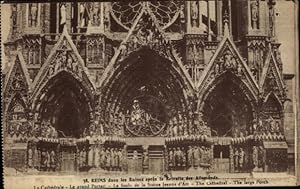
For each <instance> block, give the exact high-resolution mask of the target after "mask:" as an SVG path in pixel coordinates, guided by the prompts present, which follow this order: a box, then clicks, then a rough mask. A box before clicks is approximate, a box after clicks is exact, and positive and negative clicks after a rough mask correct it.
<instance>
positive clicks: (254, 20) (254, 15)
mask: <svg viewBox="0 0 300 189" xmlns="http://www.w3.org/2000/svg"><path fill="white" fill-rule="evenodd" d="M250 7H251V24H252V28H253V29H258V21H259V20H258V17H259V15H258V1H257V0H254V1H251V5H250Z"/></svg>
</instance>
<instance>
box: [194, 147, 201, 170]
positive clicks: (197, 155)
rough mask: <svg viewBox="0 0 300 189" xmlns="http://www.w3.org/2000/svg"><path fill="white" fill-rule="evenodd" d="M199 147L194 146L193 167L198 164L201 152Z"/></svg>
mask: <svg viewBox="0 0 300 189" xmlns="http://www.w3.org/2000/svg"><path fill="white" fill-rule="evenodd" d="M200 153H201V152H200V147H199V146H195V147H194V167H198V166H199V164H200V159H201V154H200Z"/></svg>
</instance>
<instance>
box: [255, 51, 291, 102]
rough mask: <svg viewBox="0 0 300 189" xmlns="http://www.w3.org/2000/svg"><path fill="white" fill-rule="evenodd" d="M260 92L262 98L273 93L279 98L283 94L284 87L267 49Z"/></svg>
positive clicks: (271, 55)
mask: <svg viewBox="0 0 300 189" xmlns="http://www.w3.org/2000/svg"><path fill="white" fill-rule="evenodd" d="M260 90H261V91H262V93H263V95H264V96H266V95H268V94H269V93H270V92H271V91H273V92H275V93H276V94H277V95H276V96H277V97H278V96H281V97H280V98H282V97H283V96H284V93H285V85H284V83H283V79H282V76H281V73H280V71H279V68H278V66H277V63H276V59H275V57H274V55H273V52H272V50H271V48H269V52H268V55H267V58H266V62H265V66H264V67H263V71H262V77H261V80H260Z"/></svg>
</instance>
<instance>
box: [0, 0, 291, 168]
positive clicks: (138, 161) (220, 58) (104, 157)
mask: <svg viewBox="0 0 300 189" xmlns="http://www.w3.org/2000/svg"><path fill="white" fill-rule="evenodd" d="M275 7H276V2H275V1H274V0H268V1H259V0H241V1H232V0H224V1H217V0H216V1H213V0H210V1H206V0H199V1H140V2H139V1H134V2H121V1H114V2H100V1H99V2H86V3H79V2H76V3H74V2H72V3H71V2H61V3H27V4H26V3H22V4H11V22H10V35H9V39H8V41H7V42H6V43H5V52H6V56H7V57H8V60H9V62H8V63H9V66H8V67H9V69H8V70H6V72H5V73H4V85H3V86H4V91H3V94H2V95H3V97H4V99H5V100H4V102H3V110H4V116H3V118H4V120H3V123H4V127H3V128H4V130H5V132H4V140H5V148H4V152H5V154H6V156H5V158H6V159H5V163H6V165H5V166H6V167H12V168H15V169H17V170H19V171H28V170H36V171H39V172H42V173H44V174H46V173H48V172H53V171H56V172H89V171H96V172H97V171H104V172H111V173H115V172H122V173H136V174H140V173H143V174H161V173H163V172H168V171H170V172H176V171H178V172H180V171H187V172H188V171H198V172H224V173H241V172H244V173H250V172H253V171H254V172H286V171H287V170H288V169H290V166H293V165H290V164H289V162H293V160H292V158H293V156H294V154H293V153H291V152H290V150H289V146H290V145H293V142H287V141H291V140H290V139H289V135H287V134H286V132H285V130H286V128H288V127H289V125H286V121H285V117H284V115H285V111H286V109H285V108H284V104H285V102H286V101H288V100H289V99H290V98H291V97H290V96H289V95H288V94H289V93H288V92H287V91H288V88H287V86H286V83H288V82H290V79H291V77H288V76H286V75H284V74H283V71H282V66H283V63H282V61H281V57H280V51H279V46H280V43H278V41H277V38H276V32H275V29H276V27H275V15H274V14H275V11H274V9H275ZM240 10H243V11H240ZM11 157H16V158H11ZM16 160H17V161H16Z"/></svg>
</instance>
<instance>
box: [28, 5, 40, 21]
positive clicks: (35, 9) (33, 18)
mask: <svg viewBox="0 0 300 189" xmlns="http://www.w3.org/2000/svg"><path fill="white" fill-rule="evenodd" d="M30 5H31V8H30V16H31V19H30V21H31V27H36V26H37V14H38V13H37V12H38V4H37V3H31V4H30Z"/></svg>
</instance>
